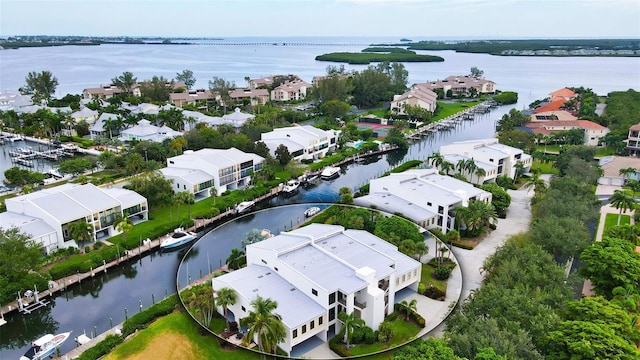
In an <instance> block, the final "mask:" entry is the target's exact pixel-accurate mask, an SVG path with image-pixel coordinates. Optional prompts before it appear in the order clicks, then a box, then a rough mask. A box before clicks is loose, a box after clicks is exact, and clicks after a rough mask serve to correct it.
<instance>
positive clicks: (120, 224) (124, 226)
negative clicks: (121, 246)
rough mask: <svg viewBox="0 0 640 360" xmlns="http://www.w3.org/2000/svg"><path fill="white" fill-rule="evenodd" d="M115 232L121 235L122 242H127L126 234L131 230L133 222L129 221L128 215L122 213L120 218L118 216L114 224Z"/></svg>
mask: <svg viewBox="0 0 640 360" xmlns="http://www.w3.org/2000/svg"><path fill="white" fill-rule="evenodd" d="M115 226H116V231H118V232H121V233H122V242H123V243H124V242H126V241H127V233H128V232H129V231H131V229H133V221H131V220H130V219H129V214H127V213H124V215H122V216H118V217H117V220H116V222H115Z"/></svg>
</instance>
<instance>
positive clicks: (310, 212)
mask: <svg viewBox="0 0 640 360" xmlns="http://www.w3.org/2000/svg"><path fill="white" fill-rule="evenodd" d="M319 212H320V208H319V207H317V206H314V207H310V208H308V209H307V210H305V211H304V217H312V216H314V215H315V214H317V213H319Z"/></svg>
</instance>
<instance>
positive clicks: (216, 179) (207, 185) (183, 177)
mask: <svg viewBox="0 0 640 360" xmlns="http://www.w3.org/2000/svg"><path fill="white" fill-rule="evenodd" d="M263 161H264V158H263V157H262V156H259V155H256V154H252V153H245V152H243V151H240V150H238V149H236V148H230V149H201V150H198V151H191V150H187V151H185V152H184V154H182V155H178V156H174V157H171V158H168V159H167V167H166V168H163V169H160V172H161V173H162V175H164V177H165V178H167V179H171V180H173V190H174V191H175V192H182V191H188V192H190V193H192V194H194V195H195V196H196V199H202V198H204V197H208V196H209V191H210V189H211V188H212V187H215V189H216V191H217V195H220V194H222V193H223V192H225V191H227V190H235V189H241V188H244V187H246V186H247V185H248V184H249V183H250V182H251V177H252V176H253V173H255V172H257V171H260V170H261V169H262V162H263Z"/></svg>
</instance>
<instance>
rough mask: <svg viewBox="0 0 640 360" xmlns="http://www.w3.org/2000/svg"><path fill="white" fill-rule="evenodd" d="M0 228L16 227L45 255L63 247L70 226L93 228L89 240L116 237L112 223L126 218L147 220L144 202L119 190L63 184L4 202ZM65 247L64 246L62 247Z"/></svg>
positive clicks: (142, 199) (135, 194)
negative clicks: (85, 225) (79, 225)
mask: <svg viewBox="0 0 640 360" xmlns="http://www.w3.org/2000/svg"><path fill="white" fill-rule="evenodd" d="M5 206H6V208H7V211H6V212H3V213H0V227H2V228H3V229H9V228H12V227H16V228H18V229H19V230H20V232H23V233H25V234H27V235H29V236H30V238H31V239H32V240H34V241H35V242H36V243H39V244H41V245H42V247H43V248H44V250H45V252H46V253H50V252H51V251H53V250H56V249H58V248H62V247H67V246H69V245H70V244H72V243H67V242H68V241H70V240H73V239H72V235H71V233H70V230H69V228H70V226H71V225H72V224H74V223H76V222H82V221H86V222H87V223H89V224H91V225H92V226H93V240H94V241H95V240H97V239H100V238H107V237H111V236H113V235H116V234H119V232H118V231H117V230H116V229H115V226H114V222H115V221H116V219H117V218H118V217H119V216H124V215H125V214H128V216H129V218H131V219H134V220H136V222H137V221H140V220H147V212H148V210H147V209H148V206H147V199H145V198H144V197H143V196H141V195H139V194H138V193H136V192H134V191H131V190H126V189H120V188H111V189H105V188H99V187H96V186H95V185H92V184H85V185H79V184H64V185H60V186H56V187H53V188H49V189H44V190H40V191H36V192H33V193H30V194H26V195H22V196H17V197H15V198H10V199H6V200H5ZM65 243H66V244H65Z"/></svg>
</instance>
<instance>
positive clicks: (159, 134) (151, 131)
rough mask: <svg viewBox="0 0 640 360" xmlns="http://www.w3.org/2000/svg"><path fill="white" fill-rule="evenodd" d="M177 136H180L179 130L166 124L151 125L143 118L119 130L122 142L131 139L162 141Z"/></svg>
mask: <svg viewBox="0 0 640 360" xmlns="http://www.w3.org/2000/svg"><path fill="white" fill-rule="evenodd" d="M178 136H182V133H181V132H180V131H175V130H173V129H172V128H170V127H168V126H166V125H163V126H155V125H152V124H151V122H150V121H149V120H145V119H142V120H140V121H138V125H136V126H132V127H130V128H128V129H124V130H122V131H121V132H120V140H121V141H122V142H129V141H131V140H138V141H145V140H146V141H153V142H163V141H164V140H165V139H173V138H175V137H178Z"/></svg>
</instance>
